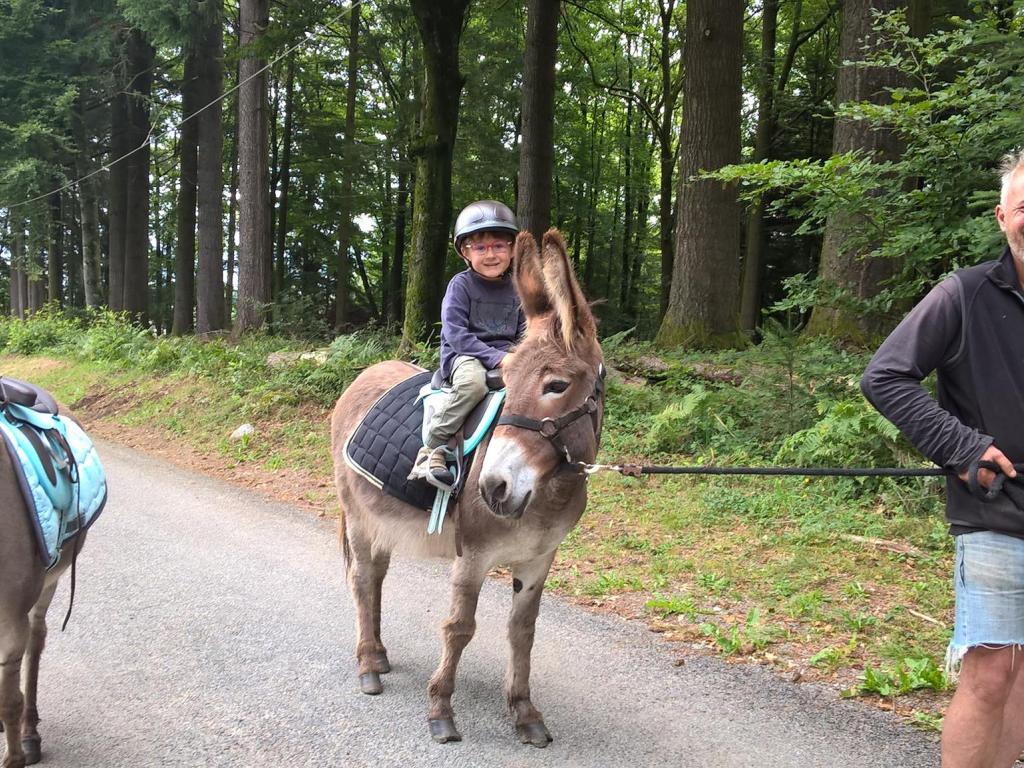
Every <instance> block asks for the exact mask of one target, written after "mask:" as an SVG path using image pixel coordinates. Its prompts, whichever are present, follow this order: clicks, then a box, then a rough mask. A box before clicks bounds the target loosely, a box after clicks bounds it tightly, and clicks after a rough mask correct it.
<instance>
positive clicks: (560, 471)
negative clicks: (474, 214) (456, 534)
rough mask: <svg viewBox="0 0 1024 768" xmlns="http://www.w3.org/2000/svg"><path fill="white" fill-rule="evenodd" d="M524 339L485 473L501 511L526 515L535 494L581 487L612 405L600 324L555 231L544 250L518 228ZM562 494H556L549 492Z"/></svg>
mask: <svg viewBox="0 0 1024 768" xmlns="http://www.w3.org/2000/svg"><path fill="white" fill-rule="evenodd" d="M513 263H514V267H515V272H514V278H515V284H516V289H517V290H518V292H519V296H520V299H521V300H522V304H523V311H524V313H525V314H526V319H527V332H526V338H525V339H523V341H522V342H521V343H520V344H519V345H518V346H517V347H516V348H515V354H514V355H513V356H512V357H511V358H509V360H508V364H507V365H504V366H503V368H502V374H503V377H504V379H505V386H506V387H507V388H508V390H507V393H506V396H505V407H504V414H503V415H502V417H501V419H500V420H499V422H498V426H497V427H496V428H495V431H494V436H493V437H492V438H491V442H490V446H489V447H488V449H487V455H486V457H485V459H484V462H483V466H482V468H481V471H480V493H481V495H482V496H483V498H484V501H485V502H486V503H487V505H488V506H489V507H490V509H491V511H492V512H494V514H496V515H499V516H501V517H510V518H518V517H521V516H522V514H523V512H524V511H525V510H526V508H527V507H528V506H529V504H530V501H531V500H532V499H536V498H538V497H547V498H548V499H549V500H550V501H554V502H557V501H558V498H557V497H558V496H559V495H561V494H563V493H567V492H571V491H572V490H575V489H578V487H579V485H578V483H579V482H582V475H580V474H579V469H578V467H577V466H576V465H575V462H579V461H585V462H592V461H594V459H595V458H596V456H597V448H598V442H599V439H600V431H601V418H602V411H603V408H604V396H603V391H604V390H603V385H602V381H601V377H602V375H603V367H602V356H601V347H600V346H599V345H598V342H597V327H596V325H595V323H594V316H593V315H592V314H591V312H590V307H589V305H588V304H587V301H586V298H585V297H584V296H583V291H582V290H580V286H579V283H577V282H576V276H575V274H574V273H573V269H572V265H571V264H570V263H569V258H568V256H567V255H566V250H565V240H564V239H563V238H562V235H561V233H560V232H559V231H558V230H557V229H550V230H548V231H547V233H545V235H544V238H543V242H542V244H541V247H540V248H539V249H538V247H537V241H536V240H534V239H533V236H532V235H531V234H530V233H529V232H520V233H519V236H518V238H517V239H516V244H515V250H514V252H513ZM552 496H555V498H551V497H552Z"/></svg>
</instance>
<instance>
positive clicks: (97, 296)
mask: <svg viewBox="0 0 1024 768" xmlns="http://www.w3.org/2000/svg"><path fill="white" fill-rule="evenodd" d="M85 100H86V98H85V94H84V93H82V92H79V94H78V98H77V99H76V100H75V112H74V115H73V116H72V121H71V125H72V131H73V132H74V137H75V172H76V173H77V174H78V177H79V178H80V179H82V181H80V182H79V184H78V206H79V210H80V211H81V230H82V290H83V293H84V296H85V306H87V307H90V308H97V307H99V306H100V305H102V304H103V295H102V287H103V280H102V275H101V273H100V261H101V258H102V252H103V246H102V243H101V242H100V211H99V202H98V201H97V194H96V182H97V179H96V177H95V176H91V175H90V174H91V173H92V170H93V167H92V160H91V157H92V145H91V143H90V142H89V139H88V134H87V131H86V127H85V115H84V111H83V105H84V103H85ZM113 172H114V171H113V169H111V173H113ZM86 177H88V178H86Z"/></svg>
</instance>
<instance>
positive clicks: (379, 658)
mask: <svg viewBox="0 0 1024 768" xmlns="http://www.w3.org/2000/svg"><path fill="white" fill-rule="evenodd" d="M373 666H375V667H377V671H378V672H379V673H380V674H382V675H386V674H387V673H388V672H390V671H391V662H390V661H388V655H387V654H386V653H375V654H374V655H373Z"/></svg>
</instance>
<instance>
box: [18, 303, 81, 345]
mask: <svg viewBox="0 0 1024 768" xmlns="http://www.w3.org/2000/svg"><path fill="white" fill-rule="evenodd" d="M3 325H4V327H5V331H4V334H3V335H4V337H5V338H6V344H5V349H6V351H8V352H13V353H16V354H19V355H37V354H40V353H41V352H57V351H61V350H67V349H68V348H69V347H71V346H72V345H73V344H74V341H75V339H76V336H77V334H78V333H79V331H80V330H81V329H80V327H79V325H78V323H77V322H75V321H74V320H73V319H71V318H69V317H68V316H67V315H65V314H64V313H63V312H61V311H60V308H59V307H58V306H57V305H55V304H47V305H46V306H45V307H43V308H42V309H40V310H39V311H38V312H35V313H33V314H31V315H29V316H28V317H26V318H25V319H24V320H17V319H11V320H5V321H4V322H3Z"/></svg>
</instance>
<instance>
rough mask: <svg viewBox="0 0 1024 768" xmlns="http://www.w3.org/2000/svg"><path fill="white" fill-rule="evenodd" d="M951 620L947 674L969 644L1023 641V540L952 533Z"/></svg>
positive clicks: (982, 533)
mask: <svg viewBox="0 0 1024 768" xmlns="http://www.w3.org/2000/svg"><path fill="white" fill-rule="evenodd" d="M953 582H954V585H955V591H956V623H955V625H954V628H953V639H952V641H950V643H949V649H948V650H947V651H946V673H947V674H948V675H949V676H950V677H951V678H952V677H955V673H956V671H957V670H958V668H959V665H960V662H961V661H962V660H963V657H964V654H966V653H967V651H968V650H970V649H971V648H975V647H978V646H984V647H987V648H1001V647H1005V646H1012V645H1024V539H1018V538H1016V537H1014V536H1006V535H1005V534H1001V533H994V532H992V531H977V532H975V533H964V534H961V535H959V536H957V537H956V559H955V561H954V568H953Z"/></svg>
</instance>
